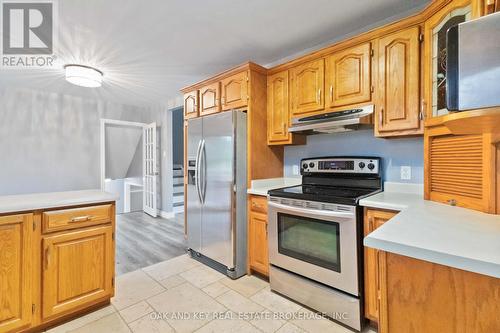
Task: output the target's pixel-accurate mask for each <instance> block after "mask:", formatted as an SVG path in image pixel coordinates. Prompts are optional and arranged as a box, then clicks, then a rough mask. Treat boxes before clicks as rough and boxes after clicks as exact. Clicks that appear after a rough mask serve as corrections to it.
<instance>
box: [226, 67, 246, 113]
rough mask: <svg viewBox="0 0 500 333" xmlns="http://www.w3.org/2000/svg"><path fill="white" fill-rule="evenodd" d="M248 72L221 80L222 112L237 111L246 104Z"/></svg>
mask: <svg viewBox="0 0 500 333" xmlns="http://www.w3.org/2000/svg"><path fill="white" fill-rule="evenodd" d="M248 81H249V79H248V71H244V72H241V73H236V74H233V75H231V76H229V77H227V78H224V79H222V80H221V82H220V85H221V102H222V111H226V110H232V109H239V108H241V107H244V106H246V105H247V104H248Z"/></svg>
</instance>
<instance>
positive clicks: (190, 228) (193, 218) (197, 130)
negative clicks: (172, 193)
mask: <svg viewBox="0 0 500 333" xmlns="http://www.w3.org/2000/svg"><path fill="white" fill-rule="evenodd" d="M202 124H203V121H202V118H195V119H190V120H189V121H188V128H187V131H188V141H187V166H186V167H187V168H188V172H187V176H188V179H187V187H186V202H185V205H186V214H187V218H186V222H187V238H188V247H189V248H190V249H193V250H195V251H197V252H201V216H202V203H201V195H200V193H201V191H200V188H199V178H200V173H199V167H200V163H199V159H200V156H199V155H200V151H201V144H202V139H203V132H202V130H203V126H202Z"/></svg>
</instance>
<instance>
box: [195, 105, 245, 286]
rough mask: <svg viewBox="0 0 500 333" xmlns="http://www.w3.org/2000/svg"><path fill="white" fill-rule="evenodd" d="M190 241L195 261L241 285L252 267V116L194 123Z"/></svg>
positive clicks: (236, 114) (227, 116)
mask: <svg viewBox="0 0 500 333" xmlns="http://www.w3.org/2000/svg"><path fill="white" fill-rule="evenodd" d="M187 132H188V140H187V163H188V165H187V168H188V179H187V201H186V214H187V237H188V248H189V253H190V254H191V256H192V257H193V258H195V259H197V260H199V261H201V262H203V263H205V264H207V265H209V266H211V267H212V268H215V269H217V270H218V271H220V272H223V273H224V274H227V275H228V276H229V277H231V278H233V279H235V278H238V277H240V276H242V275H244V274H246V263H247V216H246V190H247V186H246V185H247V165H246V164H247V163H246V156H247V152H246V150H247V115H246V113H245V112H243V111H237V110H233V111H226V112H222V113H219V114H214V115H209V116H204V117H200V118H194V119H190V120H188V128H187Z"/></svg>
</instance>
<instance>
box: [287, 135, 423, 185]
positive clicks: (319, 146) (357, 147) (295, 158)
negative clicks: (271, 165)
mask: <svg viewBox="0 0 500 333" xmlns="http://www.w3.org/2000/svg"><path fill="white" fill-rule="evenodd" d="M423 152H424V141H423V138H422V137H417V138H401V139H380V138H375V137H374V136H373V131H372V130H360V131H353V132H345V133H335V134H318V135H310V136H308V137H307V145H302V146H287V147H285V165H284V176H285V177H294V176H297V174H296V171H297V168H298V166H299V162H300V159H301V158H305V157H318V156H379V157H382V159H383V160H382V171H383V178H384V181H390V182H402V183H423V182H424V156H423ZM294 166H296V167H295V170H294ZM402 166H409V167H410V168H411V171H410V174H411V175H410V179H402V178H401V176H402V170H401V167H402ZM403 171H405V170H403ZM406 178H407V177H406Z"/></svg>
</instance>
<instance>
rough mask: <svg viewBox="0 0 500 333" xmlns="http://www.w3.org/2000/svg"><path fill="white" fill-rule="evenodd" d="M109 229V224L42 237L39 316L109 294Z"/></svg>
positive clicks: (68, 309) (111, 267)
mask: <svg viewBox="0 0 500 333" xmlns="http://www.w3.org/2000/svg"><path fill="white" fill-rule="evenodd" d="M112 233H113V227H112V226H103V227H97V228H92V229H82V230H77V231H70V232H65V233H63V234H55V235H53V236H44V237H43V255H42V266H43V282H42V290H43V291H42V299H43V308H42V316H43V319H50V318H53V317H57V316H58V315H63V314H66V313H69V312H72V311H73V310H78V309H79V308H83V307H85V306H88V305H89V303H92V302H93V301H99V300H105V299H106V298H109V297H111V296H112V294H113V277H114V244H113V238H112Z"/></svg>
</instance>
